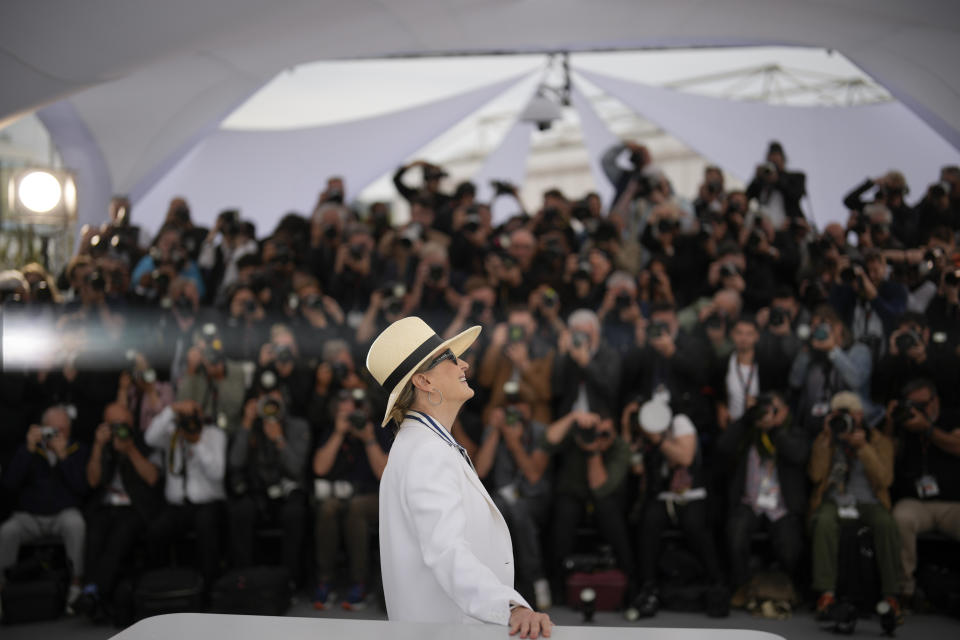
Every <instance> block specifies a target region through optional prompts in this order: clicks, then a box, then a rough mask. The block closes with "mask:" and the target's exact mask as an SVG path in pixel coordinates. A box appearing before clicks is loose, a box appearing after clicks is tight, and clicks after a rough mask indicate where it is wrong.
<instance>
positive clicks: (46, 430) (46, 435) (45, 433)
mask: <svg viewBox="0 0 960 640" xmlns="http://www.w3.org/2000/svg"><path fill="white" fill-rule="evenodd" d="M58 433H60V431H59V430H58V429H57V428H56V427H47V426H43V427H40V437H41V438H43V441H44V442H49V441H51V440H53V439H54V438H56V437H57V434H58Z"/></svg>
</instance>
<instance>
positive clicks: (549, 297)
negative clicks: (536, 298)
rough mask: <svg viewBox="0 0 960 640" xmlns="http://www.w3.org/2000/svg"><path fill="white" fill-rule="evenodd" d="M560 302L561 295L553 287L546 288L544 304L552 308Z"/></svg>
mask: <svg viewBox="0 0 960 640" xmlns="http://www.w3.org/2000/svg"><path fill="white" fill-rule="evenodd" d="M559 302H560V296H558V295H557V292H556V291H554V290H553V289H545V290H544V292H543V306H545V307H547V308H548V309H552V308H554V307H555V306H557V303H559Z"/></svg>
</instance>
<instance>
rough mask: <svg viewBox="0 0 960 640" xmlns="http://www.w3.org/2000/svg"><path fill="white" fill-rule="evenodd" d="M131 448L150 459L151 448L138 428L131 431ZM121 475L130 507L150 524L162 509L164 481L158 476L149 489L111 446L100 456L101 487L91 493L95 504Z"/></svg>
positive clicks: (145, 482)
mask: <svg viewBox="0 0 960 640" xmlns="http://www.w3.org/2000/svg"><path fill="white" fill-rule="evenodd" d="M133 433H134V435H133V438H134V441H133V442H134V445H136V447H137V449H138V450H139V451H140V453H141V455H143V457H145V458H149V457H150V447H148V446H147V443H146V442H144V441H143V432H142V431H140V430H139V429H133ZM115 472H119V473H120V479H121V480H123V488H124V489H125V490H126V492H127V495H128V496H130V502H131V504H132V506H133V508H134V509H135V510H136V512H137V513H138V514H140V516H141V517H142V518H143V520H144V521H145V522H149V521H150V519H151V518H153V516H154V515H155V514H157V513H159V511H160V508H161V507H162V506H163V493H162V491H161V488H162V487H163V481H162V479H161V478H160V477H159V475H158V480H157V483H156V485H154V486H152V487H151V486H150V485H149V484H147V481H146V480H144V479H143V478H141V477H140V474H139V473H137V470H136V469H135V468H134V466H133V463H132V462H130V459H129V458H127V457H126V456H123V455H120V454H118V453H117V452H116V450H115V449H114V448H113V445H112V444H111V443H109V442H108V443H107V444H105V445H104V446H103V453H101V454H100V486H99V487H97V489H96V493H95V494H94V501H95V502H98V503H99V502H101V501H102V499H103V497H104V496H105V495H106V493H107V491H108V490H109V487H110V483H111V482H112V481H113V474H114V473H115Z"/></svg>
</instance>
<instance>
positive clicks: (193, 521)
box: [147, 501, 223, 589]
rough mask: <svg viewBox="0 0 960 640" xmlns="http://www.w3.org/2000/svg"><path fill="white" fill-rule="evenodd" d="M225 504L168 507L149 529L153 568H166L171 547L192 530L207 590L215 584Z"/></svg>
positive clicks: (148, 543) (148, 538) (148, 545)
mask: <svg viewBox="0 0 960 640" xmlns="http://www.w3.org/2000/svg"><path fill="white" fill-rule="evenodd" d="M222 508H223V503H222V502H220V501H217V502H208V503H206V504H183V505H174V504H168V505H166V506H165V507H164V508H163V511H161V512H160V515H158V516H157V517H156V518H155V519H154V520H153V522H151V523H150V525H149V527H148V528H147V552H148V554H149V560H150V565H151V566H152V567H154V568H157V567H163V566H166V565H167V564H169V562H170V546H171V544H173V541H174V540H176V539H177V538H179V537H180V536H182V535H183V533H184V532H185V531H187V530H189V529H192V530H194V531H196V533H197V558H198V560H199V565H200V567H199V568H200V572H201V573H202V574H203V579H204V583H205V585H206V588H208V589H209V588H210V587H211V586H212V585H213V580H214V579H215V578H216V577H217V571H218V568H219V566H220V520H221V517H222V512H221V509H222Z"/></svg>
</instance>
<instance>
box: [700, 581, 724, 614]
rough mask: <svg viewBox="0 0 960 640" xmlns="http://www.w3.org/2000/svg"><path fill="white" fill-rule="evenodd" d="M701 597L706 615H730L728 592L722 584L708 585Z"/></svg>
mask: <svg viewBox="0 0 960 640" xmlns="http://www.w3.org/2000/svg"><path fill="white" fill-rule="evenodd" d="M703 599H704V603H705V604H706V609H707V615H708V616H710V617H711V618H726V617H727V616H729V615H730V592H729V591H727V588H726V587H724V586H723V585H714V586H712V587H708V588H707V590H706V592H705V593H704V597H703Z"/></svg>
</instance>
